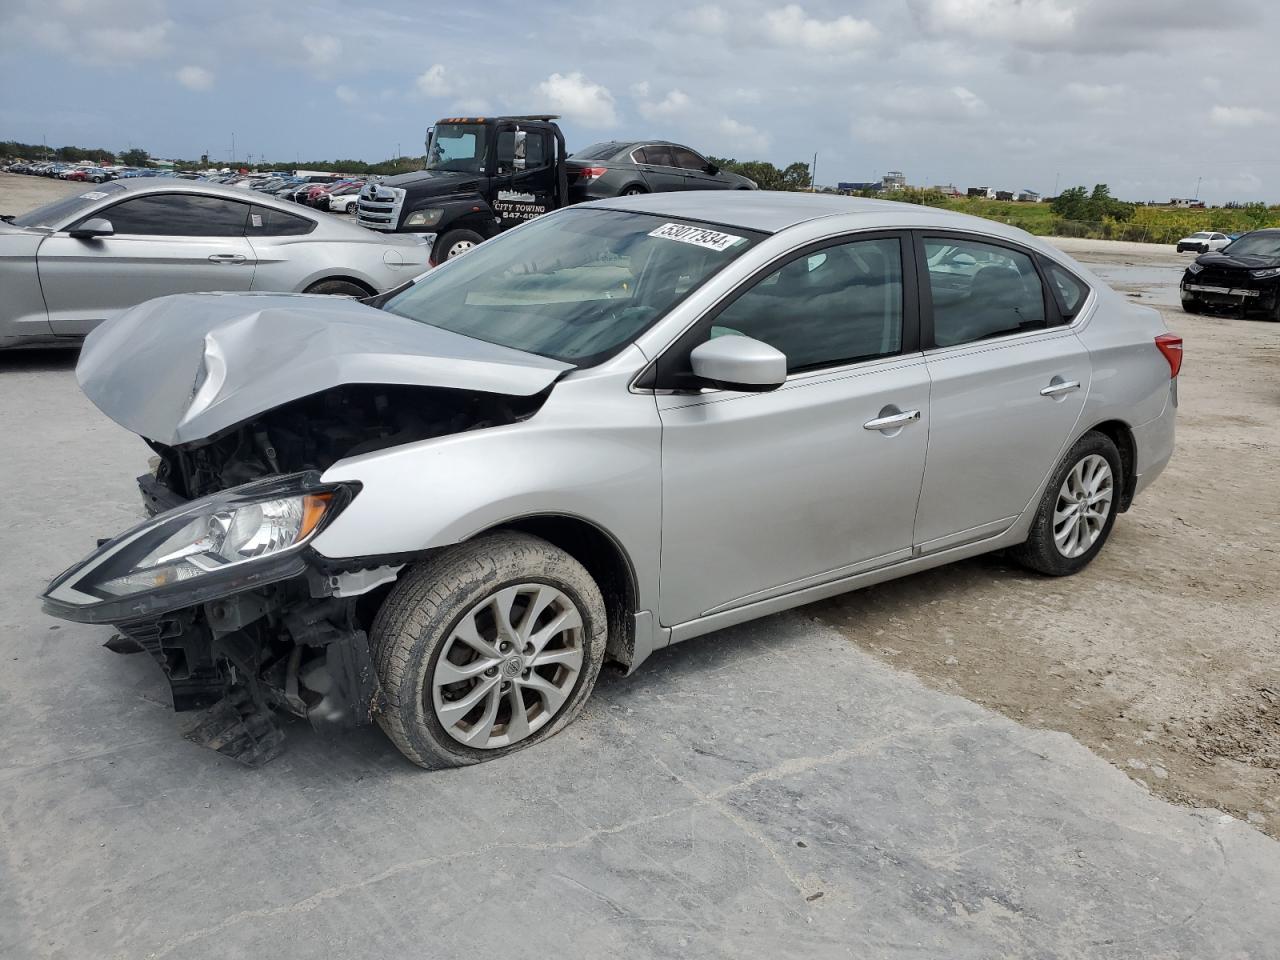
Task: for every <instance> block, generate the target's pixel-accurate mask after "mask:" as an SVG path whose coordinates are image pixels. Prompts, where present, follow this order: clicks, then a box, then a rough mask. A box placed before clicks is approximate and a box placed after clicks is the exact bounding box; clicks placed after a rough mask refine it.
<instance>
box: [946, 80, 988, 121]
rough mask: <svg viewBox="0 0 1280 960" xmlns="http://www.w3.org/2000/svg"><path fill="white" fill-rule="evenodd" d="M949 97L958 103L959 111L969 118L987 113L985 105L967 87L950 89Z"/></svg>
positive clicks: (984, 102)
mask: <svg viewBox="0 0 1280 960" xmlns="http://www.w3.org/2000/svg"><path fill="white" fill-rule="evenodd" d="M951 95H952V96H953V97H955V98H956V99H957V100H959V101H960V109H961V110H963V111H964V112H965V113H967V114H969V116H971V117H976V116H980V115H981V114H984V113H986V112H987V103H986V101H985V100H983V99H982V98H981V97H980V96H978V95H977V94H976V93H974V92H973V91H972V90H970V89H968V88H967V87H952V88H951Z"/></svg>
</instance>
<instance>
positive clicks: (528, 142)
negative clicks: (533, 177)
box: [498, 130, 547, 175]
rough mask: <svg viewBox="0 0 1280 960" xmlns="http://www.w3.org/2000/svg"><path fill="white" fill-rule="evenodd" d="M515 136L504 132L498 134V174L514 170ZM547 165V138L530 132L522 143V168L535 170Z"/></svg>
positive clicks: (513, 132) (512, 133) (508, 131)
mask: <svg viewBox="0 0 1280 960" xmlns="http://www.w3.org/2000/svg"><path fill="white" fill-rule="evenodd" d="M515 158H516V134H515V131H514V130H504V131H502V132H501V133H499V134H498V174H499V175H505V174H508V173H510V172H511V171H512V170H514V169H515ZM546 165H547V137H545V136H544V135H543V134H541V133H536V132H530V133H529V135H528V136H527V137H525V141H524V168H525V169H526V170H536V169H538V168H539V167H545V166H546Z"/></svg>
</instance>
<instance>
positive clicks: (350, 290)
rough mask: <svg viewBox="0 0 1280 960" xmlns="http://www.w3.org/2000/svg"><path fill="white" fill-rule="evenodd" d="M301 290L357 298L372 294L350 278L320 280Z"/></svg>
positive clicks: (361, 298) (360, 298)
mask: <svg viewBox="0 0 1280 960" xmlns="http://www.w3.org/2000/svg"><path fill="white" fill-rule="evenodd" d="M302 292H303V293H320V294H324V295H326V296H330V297H355V298H356V299H357V300H363V299H364V298H365V297H371V296H373V294H372V293H371V292H370V291H368V290H366V289H365V288H364V287H362V286H360V284H358V283H352V282H351V281H350V280H321V281H319V282H318V283H313V284H312V285H311V286H309V287H307V289H305V290H303V291H302Z"/></svg>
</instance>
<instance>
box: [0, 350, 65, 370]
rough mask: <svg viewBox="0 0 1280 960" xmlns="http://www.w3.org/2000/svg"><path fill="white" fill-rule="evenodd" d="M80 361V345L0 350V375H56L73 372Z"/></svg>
mask: <svg viewBox="0 0 1280 960" xmlns="http://www.w3.org/2000/svg"><path fill="white" fill-rule="evenodd" d="M79 359H80V344H78V343H77V344H73V345H68V346H65V347H23V348H22V349H17V350H0V374H5V373H57V372H58V371H60V370H74V369H75V367H76V361H77V360H79Z"/></svg>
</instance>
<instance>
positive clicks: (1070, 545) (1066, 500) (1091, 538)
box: [1011, 430, 1124, 577]
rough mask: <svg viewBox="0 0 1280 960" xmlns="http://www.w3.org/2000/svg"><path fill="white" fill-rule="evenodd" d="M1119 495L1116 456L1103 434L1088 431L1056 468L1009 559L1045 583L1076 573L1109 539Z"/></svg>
mask: <svg viewBox="0 0 1280 960" xmlns="http://www.w3.org/2000/svg"><path fill="white" fill-rule="evenodd" d="M1122 489H1124V474H1123V472H1122V468H1121V462H1120V451H1119V450H1117V449H1116V445H1115V443H1114V442H1112V440H1111V438H1110V437H1108V436H1107V435H1106V434H1102V433H1098V432H1097V431H1092V430H1091V431H1090V432H1089V433H1086V434H1085V435H1084V436H1083V437H1081V438H1080V439H1079V440H1077V441H1076V444H1075V446H1073V447H1072V448H1071V449H1070V450H1069V451H1068V452H1067V455H1066V456H1065V457H1063V458H1062V460H1061V461H1060V462H1059V463H1058V468H1057V469H1056V470H1055V471H1054V472H1053V477H1052V478H1051V479H1050V480H1049V485H1048V486H1047V487H1046V488H1045V492H1044V496H1043V497H1041V498H1040V505H1039V507H1037V508H1036V515H1035V519H1034V520H1032V521H1031V529H1030V531H1029V534H1028V536H1027V541H1026V543H1024V544H1022V545H1021V546H1018V547H1015V548H1014V549H1013V550H1012V551H1011V554H1012V556H1013V558H1014V559H1015V560H1016V561H1018V562H1019V563H1021V564H1022V565H1023V566H1024V567H1027V568H1029V569H1031V570H1035V571H1036V572H1037V573H1043V574H1045V575H1046V576H1050V577H1065V576H1070V575H1071V574H1073V573H1078V572H1080V571H1081V570H1083V569H1084V568H1085V567H1087V566H1088V565H1089V563H1090V561H1092V560H1093V558H1094V557H1096V556H1097V555H1098V551H1100V550H1101V549H1102V545H1103V544H1104V543H1106V542H1107V538H1108V537H1110V536H1111V528H1112V527H1113V526H1114V525H1115V522H1116V513H1117V512H1118V511H1119V507H1120V491H1121V490H1122Z"/></svg>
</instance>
